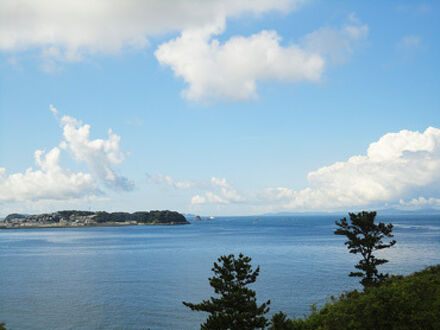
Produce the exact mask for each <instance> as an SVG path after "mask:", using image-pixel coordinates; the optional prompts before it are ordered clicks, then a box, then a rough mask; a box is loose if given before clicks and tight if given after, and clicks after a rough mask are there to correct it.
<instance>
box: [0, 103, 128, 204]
mask: <svg viewBox="0 0 440 330" xmlns="http://www.w3.org/2000/svg"><path fill="white" fill-rule="evenodd" d="M50 110H51V112H52V113H53V114H54V115H58V110H57V109H55V107H53V106H52V105H51V106H50ZM61 125H62V128H63V136H64V140H63V141H61V143H60V144H59V146H57V147H54V148H52V149H51V150H50V151H49V152H47V153H46V152H45V151H43V150H36V151H35V154H34V158H35V164H36V166H37V169H35V170H34V169H32V168H28V169H27V170H26V171H25V172H24V173H13V174H7V172H6V169H5V168H2V167H0V202H29V201H32V202H35V201H41V200H43V201H44V200H52V201H54V200H55V201H56V200H59V201H69V200H74V199H84V198H96V197H97V196H101V195H103V194H104V191H103V189H102V187H101V186H100V182H102V183H104V184H105V186H106V187H107V188H111V189H115V190H131V189H132V188H133V183H131V182H129V181H128V179H127V178H125V177H123V176H120V175H118V174H116V173H115V170H114V169H113V168H112V165H114V164H119V163H120V162H122V160H123V153H122V152H121V150H120V147H119V141H120V137H119V136H118V135H116V134H114V133H113V132H111V130H109V137H108V139H107V140H102V139H96V140H90V126H89V125H82V123H81V122H80V121H78V120H76V119H75V118H72V117H69V116H64V117H62V119H61ZM63 150H66V151H69V152H70V154H71V155H72V156H73V158H74V159H75V160H77V161H79V162H85V163H87V165H88V167H89V169H90V173H83V172H74V171H72V170H69V169H65V168H62V167H61V166H60V163H59V160H60V154H61V152H62V151H63Z"/></svg>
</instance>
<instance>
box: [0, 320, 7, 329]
mask: <svg viewBox="0 0 440 330" xmlns="http://www.w3.org/2000/svg"><path fill="white" fill-rule="evenodd" d="M0 330H6V327H5V323H4V322H0Z"/></svg>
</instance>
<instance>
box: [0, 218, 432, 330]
mask: <svg viewBox="0 0 440 330" xmlns="http://www.w3.org/2000/svg"><path fill="white" fill-rule="evenodd" d="M339 218H340V217H337V216H303V217H260V218H259V220H258V221H256V220H255V218H254V217H224V218H216V219H214V220H212V221H209V222H194V223H192V224H191V225H184V226H137V227H123V228H119V227H109V228H81V229H72V228H69V229H35V230H34V229H29V230H7V231H0V270H1V271H0V283H1V290H0V321H5V322H6V323H7V326H8V327H10V328H11V329H89V328H94V329H142V328H143V329H145V328H151V329H197V328H198V327H199V325H200V323H201V322H202V321H203V320H204V318H205V315H203V314H202V313H196V312H191V311H190V310H189V309H187V308H186V307H185V306H183V305H182V301H190V302H199V301H201V300H202V299H206V298H208V297H210V296H211V295H213V291H212V289H211V287H210V286H209V284H208V277H210V276H211V275H212V272H211V268H212V264H213V262H214V261H215V260H216V258H217V257H219V256H220V255H224V254H229V253H236V254H238V253H240V252H242V253H243V254H245V255H249V256H251V257H252V259H253V260H252V264H253V265H254V266H257V265H260V267H261V272H260V276H259V277H258V279H257V282H256V283H255V285H254V287H253V288H254V289H255V290H256V292H257V297H258V299H259V301H260V302H263V300H266V299H270V300H271V305H270V306H271V312H270V313H271V314H272V313H275V312H278V311H279V310H282V311H284V312H285V313H287V314H289V315H290V316H292V315H295V316H302V315H303V314H304V313H308V311H309V306H310V305H311V304H312V303H315V302H316V303H318V305H320V304H322V303H323V302H325V301H326V300H328V299H329V297H330V296H331V295H337V294H339V293H342V292H343V291H346V290H352V289H354V288H359V287H360V285H359V284H358V283H357V282H358V280H357V279H353V278H349V277H348V273H349V272H350V271H352V270H353V265H354V264H355V263H356V260H357V258H356V256H353V255H351V254H349V253H348V250H347V249H346V247H345V246H344V244H343V242H344V238H343V237H339V236H335V235H334V234H333V231H334V230H335V224H334V221H335V220H339ZM378 220H380V221H385V222H391V223H393V224H394V225H395V229H394V233H395V238H396V240H397V244H396V246H395V247H393V248H392V249H390V250H389V251H386V252H385V253H384V254H383V255H384V256H385V258H387V259H389V260H390V262H389V263H388V264H387V265H385V266H384V267H382V268H381V270H383V271H388V272H390V273H395V274H408V273H411V272H413V271H417V270H421V269H422V268H424V267H425V266H428V265H434V264H438V263H440V217H439V216H387V217H383V218H381V217H379V219H378Z"/></svg>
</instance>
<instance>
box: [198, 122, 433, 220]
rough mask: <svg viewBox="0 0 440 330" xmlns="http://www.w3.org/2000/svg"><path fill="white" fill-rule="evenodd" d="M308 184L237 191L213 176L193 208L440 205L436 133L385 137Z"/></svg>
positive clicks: (319, 208)
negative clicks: (215, 205) (296, 187)
mask: <svg viewBox="0 0 440 330" xmlns="http://www.w3.org/2000/svg"><path fill="white" fill-rule="evenodd" d="M307 178H308V181H309V186H308V187H306V188H304V189H301V190H295V189H292V188H290V187H270V188H266V189H263V190H258V191H247V192H244V193H238V191H237V190H236V189H235V188H234V187H233V186H232V185H231V184H230V183H229V182H228V181H227V180H226V179H225V178H218V177H212V178H211V180H210V181H209V184H207V183H205V184H204V186H203V187H201V186H195V188H196V189H199V191H198V192H197V193H196V194H195V195H193V197H192V199H191V205H192V206H199V207H200V206H203V205H208V204H217V205H223V206H224V205H230V204H234V203H235V204H237V203H240V204H242V205H246V206H248V207H251V209H253V210H255V211H257V212H267V211H280V210H289V211H331V210H347V209H353V208H356V209H357V208H360V207H365V208H384V207H399V208H406V209H416V208H422V207H437V208H438V207H440V129H438V128H435V127H429V128H427V129H426V130H425V131H424V132H418V131H409V130H402V131H400V132H396V133H388V134H385V135H384V136H382V137H381V138H380V139H379V140H378V141H376V142H373V143H371V144H370V146H369V147H368V150H367V151H366V153H365V154H364V155H357V156H353V157H350V158H349V159H348V160H346V161H342V162H336V163H334V164H331V165H329V166H325V167H322V168H319V169H317V170H315V171H312V172H310V173H309V174H308V177H307Z"/></svg>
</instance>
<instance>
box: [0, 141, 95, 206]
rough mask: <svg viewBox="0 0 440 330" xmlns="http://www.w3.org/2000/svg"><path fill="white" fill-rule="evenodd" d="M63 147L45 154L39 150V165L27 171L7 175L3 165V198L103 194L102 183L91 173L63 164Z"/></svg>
mask: <svg viewBox="0 0 440 330" xmlns="http://www.w3.org/2000/svg"><path fill="white" fill-rule="evenodd" d="M59 157H60V149H59V148H58V147H55V148H53V149H52V150H50V151H49V152H48V153H46V154H45V152H44V151H42V150H37V151H35V163H36V165H37V166H38V168H39V169H36V170H34V169H32V168H28V169H27V170H26V171H25V172H24V173H14V174H10V175H7V172H6V169H5V168H1V167H0V202H12V201H34V200H44V199H52V200H63V199H74V198H80V197H83V196H84V195H95V194H99V189H98V185H97V183H96V182H95V180H94V179H93V177H92V176H91V175H90V174H88V173H81V172H78V173H75V172H73V171H70V170H68V169H63V168H62V167H61V166H60V165H59Z"/></svg>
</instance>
